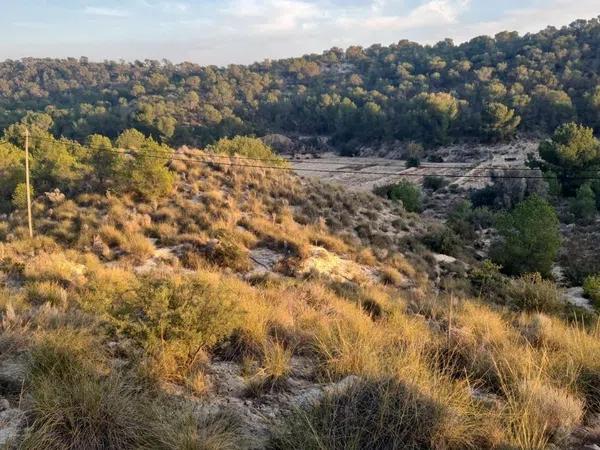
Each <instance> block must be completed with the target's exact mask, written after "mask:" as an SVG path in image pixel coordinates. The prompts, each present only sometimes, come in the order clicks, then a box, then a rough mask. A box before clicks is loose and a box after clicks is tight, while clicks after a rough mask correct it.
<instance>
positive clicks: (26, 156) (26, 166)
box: [25, 127, 33, 239]
mask: <svg viewBox="0 0 600 450" xmlns="http://www.w3.org/2000/svg"><path fill="white" fill-rule="evenodd" d="M25 184H26V185H27V217H28V219H29V238H30V239H33V219H32V217H31V187H30V185H29V128H27V127H25Z"/></svg>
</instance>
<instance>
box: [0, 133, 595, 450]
mask: <svg viewBox="0 0 600 450" xmlns="http://www.w3.org/2000/svg"><path fill="white" fill-rule="evenodd" d="M126 137H127V138H128V139H129V141H131V139H134V140H135V139H137V138H139V136H137V137H136V135H135V134H132V133H129V134H128V135H127V136H126ZM142 138H143V136H142ZM123 139H124V138H123ZM140 142H141V144H140V148H141V149H143V148H144V147H152V146H153V145H155V144H152V143H150V142H147V141H145V140H143V141H140ZM242 144H243V145H244V146H245V147H244V148H245V150H243V153H244V155H246V156H248V155H250V156H252V154H253V153H252V152H253V150H248V148H250V149H252V148H256V149H258V150H260V152H266V151H268V148H266V147H264V146H263V145H262V144H260V143H258V142H256V141H254V140H251V139H248V140H246V141H244V142H241V143H240V141H237V142H236V141H223V142H221V144H220V145H221V147H220V146H219V144H217V145H216V146H215V148H213V149H212V151H210V152H205V153H200V152H198V151H192V150H188V149H185V148H183V149H181V150H179V151H177V152H174V153H172V152H171V151H169V152H168V156H165V157H164V158H165V159H170V161H169V162H165V161H162V160H155V161H154V163H151V162H150V158H149V156H150V155H152V154H156V153H150V150H148V153H147V154H146V155H147V157H148V158H147V159H146V160H145V161H146V163H147V166H142V169H143V168H144V167H145V169H144V170H149V171H151V172H152V173H160V174H162V175H161V176H160V177H159V178H160V180H162V181H164V183H161V185H160V186H157V185H156V184H154V185H152V186H147V184H146V183H144V182H143V181H144V180H139V182H138V181H136V179H135V177H133V178H132V177H129V181H128V183H132V184H131V185H128V186H129V187H128V189H127V190H120V189H117V188H118V187H119V184H118V183H119V181H118V180H119V179H120V178H119V177H116V175H115V174H131V171H132V170H133V169H136V170H137V169H140V166H135V167H133V166H132V167H131V168H129V169H127V167H126V166H127V165H128V164H129V165H131V164H133V162H134V161H136V160H137V159H134V160H129V159H127V158H128V157H127V156H126V155H123V154H116V153H110V154H108V153H107V154H106V155H102V156H115V158H116V159H115V160H112V161H111V162H110V164H111V167H112V169H111V171H109V172H107V173H106V175H107V179H106V180H101V179H97V175H92V177H91V178H90V179H89V180H86V182H87V183H88V184H89V188H88V189H84V190H82V191H80V192H78V191H76V190H75V189H69V188H68V181H67V182H66V183H65V189H63V190H64V193H65V194H64V195H63V194H61V193H57V192H52V191H50V192H49V193H48V194H46V193H45V192H43V191H40V192H42V194H41V195H38V196H37V197H36V198H35V201H34V205H33V212H34V223H35V237H34V239H29V238H28V237H27V228H26V212H25V211H24V210H23V209H22V208H16V209H13V211H12V212H11V213H10V214H9V215H6V216H3V219H2V220H1V221H0V238H1V242H0V280H1V283H2V287H1V289H0V396H1V397H4V398H5V399H6V400H8V404H4V406H3V408H8V409H7V411H9V412H11V414H12V415H11V416H10V417H11V420H12V422H11V423H12V425H13V427H14V428H15V429H16V430H17V432H15V433H13V434H12V435H11V436H10V440H9V441H8V442H6V444H7V446H8V447H9V448H13V447H14V448H23V449H39V448H47V449H64V448H70V449H81V448H85V449H104V448H114V449H129V448H147V449H158V448H165V449H237V448H271V449H292V448H298V449H300V448H302V449H395V448H407V449H422V448H434V449H467V448H472V449H484V448H507V449H508V448H515V449H517V448H519V449H546V448H551V447H552V446H554V447H557V448H569V447H574V446H576V445H579V444H585V443H592V442H595V441H594V439H597V436H598V434H599V433H600V429H599V425H598V419H597V418H598V414H599V413H600V327H599V326H598V321H597V315H596V313H594V312H591V311H586V310H582V309H578V308H576V307H571V306H567V305H566V304H565V302H564V301H563V300H562V298H561V292H560V289H559V288H558V287H557V286H556V285H555V284H554V283H553V282H552V281H549V280H544V279H542V278H541V277H540V276H537V275H523V276H522V277H520V278H516V279H510V278H507V277H506V276H505V275H503V274H502V273H501V272H500V271H499V266H496V265H494V264H493V263H491V262H489V261H487V262H485V263H483V264H480V263H476V264H475V263H474V266H473V267H472V268H468V269H467V268H464V267H463V268H462V269H461V270H462V271H463V275H464V276H462V277H458V276H457V275H456V274H457V273H458V270H459V269H455V270H451V271H449V273H450V275H444V274H443V273H444V270H442V269H440V267H439V266H440V264H439V263H438V262H436V260H435V258H434V257H433V255H432V254H431V253H430V251H429V250H428V249H427V246H426V245H425V244H424V243H423V242H425V243H427V242H428V241H427V239H425V240H424V241H422V239H421V238H422V236H424V235H426V234H427V233H428V225H427V224H425V223H424V222H423V221H422V219H421V218H419V217H418V216H417V215H415V214H412V213H409V212H406V211H405V210H404V209H403V208H402V205H401V204H399V203H394V202H393V201H390V200H384V199H381V198H378V197H376V196H375V195H371V194H356V193H349V192H346V191H345V190H344V189H343V188H340V187H334V186H329V185H327V184H324V183H316V182H313V181H308V180H302V179H300V178H298V177H297V176H295V175H293V174H291V173H289V172H287V171H281V170H269V169H260V168H252V167H240V164H239V161H240V160H239V159H238V156H237V152H236V148H237V146H238V145H242ZM107 145H110V141H109V142H108V143H107ZM117 145H118V144H117ZM156 145H158V144H156ZM248 146H249V147H248ZM127 147H128V148H133V147H134V145H132V143H131V142H129V143H128V145H127ZM164 150H165V152H166V150H167V149H164ZM152 151H154V152H156V149H154V150H152ZM215 152H217V153H220V154H219V155H215ZM265 154H266V153H260V155H261V157H264V156H265ZM34 155H35V153H34ZM269 155H270V156H273V155H271V154H270V153H269ZM40 158H43V156H40ZM223 163H231V164H234V165H224V164H223ZM236 163H238V165H235V164H236ZM281 164H282V165H284V164H285V163H284V162H283V161H282V162H281ZM40 170H41V168H40ZM140 170H141V169H140ZM94 173H97V172H94ZM64 175H65V174H64V173H62V174H55V175H54V177H55V178H54V180H61V179H62V178H61V177H62V176H64ZM119 176H120V175H119ZM111 177H115V179H114V180H111V179H110V178H111ZM95 183H99V185H101V186H102V187H101V188H98V187H96V186H97V185H96V184H95ZM104 183H106V184H104ZM158 188H160V189H158ZM477 217H480V220H483V219H481V215H478V216H477ZM459 219H460V220H462V219H464V217H462V216H461V217H455V219H454V220H455V222H454V225H453V222H452V221H450V222H449V223H448V224H447V225H445V226H446V227H447V229H448V230H451V228H452V226H455V228H456V229H460V228H461V227H458V226H456V224H458V223H463V222H460V220H459ZM469 220H470V219H469ZM465 223H466V222H465ZM469 223H472V222H470V221H469ZM430 234H431V233H430ZM444 242H445V241H444ZM431 245H433V244H431ZM457 264H459V265H460V264H461V263H460V262H459V263H457ZM452 274H454V275H452ZM436 277H437V278H440V277H441V278H443V280H441V281H444V282H445V283H444V282H440V283H437V284H436V283H434V281H435V279H436ZM438 281H440V280H438ZM597 285H598V282H597V279H596V278H593V277H591V278H588V281H587V284H586V286H588V288H587V289H588V291H589V293H590V296H593V295H597V292H598V289H597ZM0 414H5V413H3V412H1V411H0ZM2 417H4V416H2ZM0 429H1V428H0Z"/></svg>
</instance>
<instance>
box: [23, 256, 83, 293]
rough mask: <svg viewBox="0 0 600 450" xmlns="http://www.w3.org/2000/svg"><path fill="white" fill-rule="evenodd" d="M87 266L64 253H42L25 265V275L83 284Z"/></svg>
mask: <svg viewBox="0 0 600 450" xmlns="http://www.w3.org/2000/svg"><path fill="white" fill-rule="evenodd" d="M85 272H86V268H85V266H83V265H81V264H77V263H74V262H72V261H71V260H69V259H68V258H67V257H66V256H65V255H64V254H63V253H52V254H47V253H40V254H38V255H36V256H35V257H34V258H32V259H30V260H29V261H28V262H27V264H26V265H25V270H24V275H25V277H27V278H29V279H32V280H40V281H56V282H59V283H62V284H65V285H68V284H81V283H82V282H83V281H84V280H85V277H84V275H85Z"/></svg>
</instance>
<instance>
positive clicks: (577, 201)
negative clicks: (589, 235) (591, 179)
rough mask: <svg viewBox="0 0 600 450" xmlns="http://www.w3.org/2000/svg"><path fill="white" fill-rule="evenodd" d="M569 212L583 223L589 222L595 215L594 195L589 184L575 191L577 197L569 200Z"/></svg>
mask: <svg viewBox="0 0 600 450" xmlns="http://www.w3.org/2000/svg"><path fill="white" fill-rule="evenodd" d="M570 207H571V212H572V213H573V215H574V216H575V217H576V218H577V219H579V220H583V221H590V220H591V219H592V218H593V217H594V216H595V215H596V212H597V211H596V194H595V193H594V191H593V190H592V186H591V185H590V184H589V183H586V184H584V185H582V186H581V187H580V188H579V189H577V195H576V196H575V198H573V199H572V200H571V204H570Z"/></svg>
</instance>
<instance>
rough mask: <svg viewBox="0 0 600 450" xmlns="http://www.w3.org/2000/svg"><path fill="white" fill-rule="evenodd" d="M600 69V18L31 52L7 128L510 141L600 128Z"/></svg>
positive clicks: (16, 65) (7, 106) (1, 83)
mask: <svg viewBox="0 0 600 450" xmlns="http://www.w3.org/2000/svg"><path fill="white" fill-rule="evenodd" d="M599 68H600V22H599V21H598V19H593V20H590V21H585V20H580V21H577V22H575V23H573V24H571V25H570V26H568V27H563V28H561V29H557V28H554V27H549V28H547V29H545V30H543V31H540V32H539V33H536V34H528V35H526V36H519V35H518V34H517V33H514V32H502V33H499V34H497V35H496V36H495V37H494V38H491V37H485V36H482V37H476V38H474V39H472V40H471V41H469V42H468V43H465V44H462V45H458V46H457V45H454V43H453V42H452V41H450V40H446V41H443V42H439V43H438V44H436V45H434V46H422V45H419V44H417V43H413V42H409V41H405V40H403V41H400V42H398V43H397V44H394V45H390V46H389V47H384V46H381V45H373V46H371V47H369V48H366V49H365V48H361V47H350V48H348V49H347V50H342V49H339V48H333V49H331V50H328V51H326V52H324V53H323V54H321V55H307V56H304V57H302V58H291V59H285V60H280V61H265V62H263V63H257V64H253V65H251V66H237V65H232V66H229V67H227V68H218V67H201V66H198V65H195V64H191V63H183V64H177V65H174V64H171V63H169V62H166V61H164V62H158V61H143V62H141V61H136V62H133V63H126V62H112V61H108V62H104V63H92V62H89V61H88V60H87V59H86V58H81V59H73V58H70V59H66V60H51V59H24V60H21V61H5V62H3V63H0V129H2V128H5V127H6V126H7V125H8V124H10V123H13V122H15V121H17V120H19V119H20V118H21V116H23V115H24V114H25V113H26V111H28V110H33V111H47V112H48V113H49V114H51V116H52V117H53V119H54V129H53V130H52V131H53V132H54V133H55V134H57V135H65V136H66V137H70V138H84V137H86V136H88V135H89V134H92V133H101V134H104V135H107V136H110V137H115V136H116V135H118V134H119V133H120V132H121V131H122V130H124V129H127V128H130V127H135V128H138V129H140V130H142V131H144V132H146V133H148V134H152V135H154V136H155V137H161V138H162V139H164V140H166V141H168V142H169V143H171V144H176V143H181V142H185V143H188V144H189V143H196V144H206V143H210V142H212V141H214V140H215V139H217V138H219V137H223V136H230V135H235V134H264V133H267V132H283V133H304V134H320V135H328V136H332V137H333V142H334V143H335V144H336V145H337V146H338V147H341V148H342V149H343V148H344V145H347V144H357V143H360V142H373V141H378V140H394V139H400V140H409V139H410V140H418V141H423V142H424V143H426V144H429V145H438V144H443V143H447V142H449V141H453V140H456V139H462V138H475V139H477V140H504V139H507V138H510V137H511V136H512V135H514V133H515V132H516V131H517V130H523V131H533V132H544V133H545V132H548V131H552V130H554V129H555V128H556V127H557V126H558V125H560V124H562V123H564V122H567V121H570V120H577V121H580V122H582V123H584V124H586V125H588V126H592V127H595V128H596V129H598V128H599V127H600V75H599V73H600V72H599ZM352 147H353V145H348V148H352Z"/></svg>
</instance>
